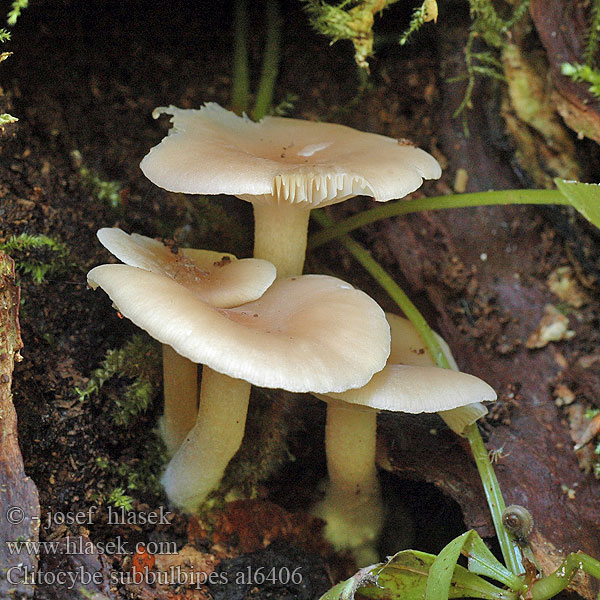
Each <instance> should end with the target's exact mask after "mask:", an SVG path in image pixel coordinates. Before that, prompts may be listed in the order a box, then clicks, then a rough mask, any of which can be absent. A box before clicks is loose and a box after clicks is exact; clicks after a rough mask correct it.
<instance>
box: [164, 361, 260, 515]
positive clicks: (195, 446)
mask: <svg viewBox="0 0 600 600" xmlns="http://www.w3.org/2000/svg"><path fill="white" fill-rule="evenodd" d="M249 399H250V384H249V383H248V382H247V381H243V380H241V379H233V378H231V377H228V376H227V375H223V374H222V373H217V372H216V371H213V370H212V369H209V368H208V367H207V366H206V365H205V366H203V367H202V385H201V388H200V405H199V408H198V418H197V420H196V424H195V425H194V427H193V428H192V429H191V430H190V431H189V433H188V435H187V437H186V439H185V441H184V442H183V443H182V444H181V447H180V448H179V450H178V451H177V453H176V454H175V456H174V457H173V458H172V460H171V462H170V463H169V464H168V465H167V469H166V471H165V474H164V475H163V479H162V481H163V485H164V486H165V490H166V492H167V496H168V497H169V500H171V502H172V503H173V504H175V505H176V506H179V507H181V508H182V509H184V510H185V511H187V512H193V511H194V510H196V509H197V508H198V506H199V505H200V504H201V503H202V501H203V500H204V499H205V498H206V496H207V495H208V494H209V493H210V492H211V491H212V490H214V489H215V488H216V487H217V486H218V485H219V482H220V481H221V478H222V477H223V473H224V472H225V468H226V467H227V465H228V463H229V461H230V460H231V459H232V458H233V456H234V454H235V453H236V452H237V451H238V449H239V447H240V445H241V443H242V438H243V437H244V429H245V427H246V415H247V412H248V401H249Z"/></svg>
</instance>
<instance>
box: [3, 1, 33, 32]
mask: <svg viewBox="0 0 600 600" xmlns="http://www.w3.org/2000/svg"><path fill="white" fill-rule="evenodd" d="M28 5H29V0H14V2H13V3H12V8H11V9H10V11H9V12H8V18H7V19H6V22H7V23H8V24H9V25H10V26H11V27H12V26H13V25H16V24H17V19H18V18H19V17H20V16H21V11H22V10H23V9H24V8H27V6H28Z"/></svg>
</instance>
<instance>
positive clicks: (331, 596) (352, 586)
mask: <svg viewBox="0 0 600 600" xmlns="http://www.w3.org/2000/svg"><path fill="white" fill-rule="evenodd" d="M384 566H385V563H376V564H374V565H371V566H369V567H365V568H364V569H361V570H360V571H358V572H357V573H355V574H354V575H353V576H352V577H350V579H346V580H345V581H342V582H341V583H338V584H337V585H335V586H333V587H332V588H331V589H330V590H329V591H328V592H325V594H323V595H322V596H321V598H319V600H354V595H355V594H356V590H357V589H358V588H359V587H363V586H365V585H372V586H375V587H376V585H377V584H376V581H377V576H378V574H379V572H380V570H381V569H382V568H383V567H384ZM361 593H362V591H361Z"/></svg>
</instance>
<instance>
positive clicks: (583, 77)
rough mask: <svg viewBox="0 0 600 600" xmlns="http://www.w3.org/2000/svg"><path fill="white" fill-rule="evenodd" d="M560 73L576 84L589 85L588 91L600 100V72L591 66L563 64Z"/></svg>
mask: <svg viewBox="0 0 600 600" xmlns="http://www.w3.org/2000/svg"><path fill="white" fill-rule="evenodd" d="M560 67H561V69H560V72H561V73H562V74H563V75H565V76H567V77H569V78H570V79H572V80H573V81H576V82H578V83H579V82H581V83H587V84H588V86H589V87H588V91H589V93H590V94H592V96H594V97H595V98H600V71H598V69H595V68H593V67H591V66H590V65H587V64H586V65H580V64H579V63H573V64H571V63H563V64H562V65H561V66H560Z"/></svg>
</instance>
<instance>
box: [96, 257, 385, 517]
mask: <svg viewBox="0 0 600 600" xmlns="http://www.w3.org/2000/svg"><path fill="white" fill-rule="evenodd" d="M88 280H89V282H90V285H92V287H97V286H100V287H101V288H102V289H103V290H104V291H105V292H106V293H107V294H108V295H109V296H110V298H111V299H112V301H113V302H114V304H115V305H116V306H117V307H118V310H119V312H120V313H121V314H122V315H123V316H125V317H127V318H128V319H130V320H131V321H133V322H134V323H135V324H136V325H138V326H139V327H141V328H143V329H145V330H146V331H147V332H148V333H150V335H152V336H153V337H155V338H156V339H158V340H159V341H160V342H162V343H163V344H168V345H169V346H171V347H172V348H173V349H174V350H175V351H176V352H177V353H178V354H180V355H181V356H184V357H186V358H188V359H189V360H191V361H192V362H194V363H199V364H203V365H204V367H203V374H202V390H201V394H200V396H201V397H200V408H199V414H198V419H197V422H196V424H195V426H194V427H193V428H192V429H191V430H190V431H189V432H188V434H187V436H186V439H185V440H184V442H183V443H182V445H181V447H180V448H179V450H178V451H177V452H176V454H175V455H174V457H173V458H172V460H171V462H170V463H169V465H168V467H167V470H166V472H165V474H164V476H163V483H164V485H165V488H166V491H167V495H168V496H169V498H170V500H171V501H172V502H173V503H174V504H176V505H178V506H181V507H182V508H184V509H185V510H188V511H191V510H194V509H195V508H197V507H198V505H199V504H200V503H201V502H202V500H203V499H204V498H205V497H206V495H207V494H208V493H209V492H210V491H211V490H213V489H214V488H215V487H216V486H217V485H218V483H219V481H220V480H221V477H222V475H223V472H224V470H225V467H226V466H227V464H228V462H229V461H230V459H231V458H232V457H233V455H234V454H235V452H236V451H237V450H238V448H239V446H240V443H241V440H242V437H243V434H244V426H245V418H246V411H247V408H248V398H249V394H250V384H254V385H258V386H262V387H270V388H283V389H286V390H289V391H292V392H310V391H312V392H317V393H329V392H341V391H343V390H346V389H349V388H355V387H360V386H363V385H364V384H365V383H367V381H368V380H369V379H370V378H371V377H372V375H373V373H375V372H377V371H379V370H381V369H382V368H383V367H384V365H385V362H386V359H387V356H388V354H389V326H388V324H387V321H386V319H385V315H384V313H383V311H382V310H381V308H379V306H378V305H377V303H376V302H375V301H374V300H372V299H371V298H370V297H369V296H367V295H366V294H364V293H363V292H361V291H359V290H355V289H354V288H352V286H350V285H349V284H347V283H345V282H343V281H341V280H339V279H336V278H334V277H328V276H325V275H305V276H301V277H292V278H288V279H282V280H277V281H276V282H275V283H274V284H273V285H272V286H271V287H270V288H269V289H268V290H267V291H266V292H265V293H264V294H263V295H262V296H261V298H260V299H258V300H255V301H253V302H249V303H246V304H244V305H242V306H239V307H235V308H217V307H214V306H211V305H210V304H208V303H206V302H204V301H203V300H202V299H201V298H199V297H198V295H197V294H195V293H194V291H193V290H191V289H189V288H187V287H186V286H184V285H181V284H179V283H178V282H177V281H175V280H173V279H172V278H170V277H168V276H165V275H161V274H158V273H153V272H150V271H146V270H142V269H139V268H136V267H131V266H127V265H102V266H99V267H96V268H94V269H92V270H91V271H90V273H89V274H88ZM205 377H207V378H208V383H207V385H206V387H205V383H204V379H205ZM232 378H233V379H232ZM231 382H233V385H234V386H235V387H236V390H235V393H230V391H229V390H230V386H231V385H232V383H231ZM205 389H206V390H207V397H206V398H205V397H204V391H205Z"/></svg>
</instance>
